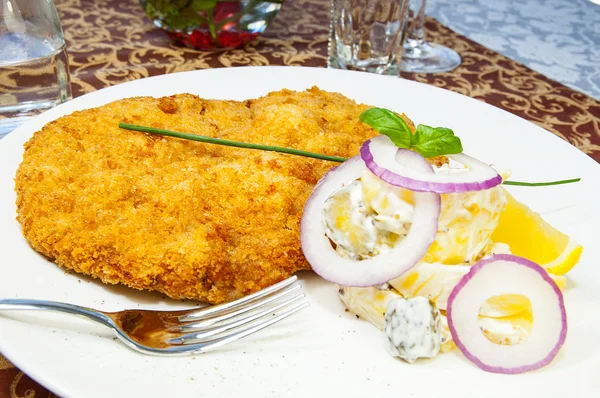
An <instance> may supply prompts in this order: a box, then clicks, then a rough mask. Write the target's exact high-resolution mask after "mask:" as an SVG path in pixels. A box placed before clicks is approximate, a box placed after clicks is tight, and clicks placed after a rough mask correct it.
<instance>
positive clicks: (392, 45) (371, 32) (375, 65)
mask: <svg viewBox="0 0 600 398" xmlns="http://www.w3.org/2000/svg"><path fill="white" fill-rule="evenodd" d="M408 4H409V0H332V7H331V27H330V36H329V59H328V66H329V67H331V68H339V69H350V70H361V71H365V72H374V73H379V74H382V73H386V71H387V70H388V69H389V67H390V66H391V65H392V63H394V62H397V61H399V57H401V55H402V42H403V41H404V34H405V32H406V20H407V15H408Z"/></svg>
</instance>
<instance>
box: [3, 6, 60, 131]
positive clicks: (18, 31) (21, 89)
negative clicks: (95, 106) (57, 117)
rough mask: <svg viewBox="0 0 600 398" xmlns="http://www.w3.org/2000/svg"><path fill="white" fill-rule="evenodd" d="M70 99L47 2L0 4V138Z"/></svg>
mask: <svg viewBox="0 0 600 398" xmlns="http://www.w3.org/2000/svg"><path fill="white" fill-rule="evenodd" d="M69 99H71V84H70V82H69V65H68V61H67V51H66V47H65V40H64V37H63V33H62V30H61V27H60V21H59V19H58V13H57V12H56V8H55V7H54V2H53V1H52V0H0V137H2V136H3V135H4V134H7V133H9V132H10V131H12V130H14V129H15V128H17V127H18V126H19V125H21V124H22V123H24V122H25V121H27V120H28V119H29V118H31V117H33V116H35V115H37V114H39V113H41V112H42V111H44V110H46V109H49V108H52V107H54V106H56V105H58V104H60V103H62V102H65V101H67V100H69Z"/></svg>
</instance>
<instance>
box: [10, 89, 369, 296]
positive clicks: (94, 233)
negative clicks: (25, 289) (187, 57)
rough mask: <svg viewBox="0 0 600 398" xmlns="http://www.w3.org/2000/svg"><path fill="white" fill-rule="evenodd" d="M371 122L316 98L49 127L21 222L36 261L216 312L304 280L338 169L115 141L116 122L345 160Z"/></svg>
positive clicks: (134, 105) (138, 138) (111, 107)
mask: <svg viewBox="0 0 600 398" xmlns="http://www.w3.org/2000/svg"><path fill="white" fill-rule="evenodd" d="M367 108H369V107H368V106H366V105H359V104H356V103H355V102H354V101H352V100H350V99H348V98H346V97H344V96H342V95H341V94H337V93H328V92H325V91H321V90H319V89H318V88H312V89H309V90H307V91H305V92H293V91H289V90H282V91H279V92H273V93H270V94H268V95H267V96H265V97H262V98H259V99H254V100H247V101H244V102H237V101H221V100H205V99H202V98H199V97H197V96H194V95H190V94H180V95H174V96H171V97H164V98H150V97H137V98H128V99H123V100H119V101H115V102H113V103H110V104H107V105H104V106H101V107H99V108H95V109H88V110H84V111H79V112H74V113H73V114H71V115H68V116H64V117H61V118H60V119H58V120H55V121H53V122H51V123H48V124H47V125H46V126H44V128H43V129H42V130H41V131H38V132H36V133H35V135H34V136H33V137H32V138H31V139H30V140H29V142H27V143H26V144H25V153H24V156H23V162H22V163H21V165H20V167H19V169H18V171H17V175H16V180H15V190H16V192H17V213H18V216H17V220H18V221H19V223H20V224H21V226H22V231H23V235H24V236H25V238H26V239H27V240H28V242H29V244H30V245H31V246H32V247H33V248H34V249H35V250H36V251H38V252H40V253H42V254H43V255H45V256H47V257H49V258H50V259H52V260H53V261H55V262H56V263H57V264H58V265H60V266H62V267H65V268H69V269H72V270H74V271H77V272H80V273H83V274H88V275H91V276H93V277H95V278H98V279H100V280H101V281H102V282H105V283H112V284H116V283H122V284H124V285H127V286H130V287H133V288H136V289H146V290H156V291H159V292H162V293H164V294H166V295H168V296H169V297H172V298H176V299H179V298H188V299H197V300H201V301H206V302H209V303H221V302H224V301H229V300H232V299H236V298H239V297H241V296H243V295H246V294H249V293H252V292H254V291H257V290H259V289H262V288H264V287H266V286H268V285H271V284H273V283H275V282H278V281H280V280H282V279H284V278H286V277H288V276H290V275H291V274H293V273H294V272H296V271H298V270H305V269H309V265H308V263H307V262H306V261H305V259H304V257H303V255H302V251H301V249H300V233H299V223H300V217H301V215H302V210H303V207H304V203H305V201H306V199H307V198H308V196H309V194H310V193H311V191H312V189H313V186H314V184H315V183H316V182H317V181H318V180H319V178H320V177H321V176H323V174H324V173H325V172H326V171H327V170H329V169H330V168H331V167H332V166H334V165H335V164H333V163H331V162H327V161H322V160H316V159H309V158H304V157H299V156H294V155H284V154H278V153H273V152H264V151H257V150H249V149H239V148H230V147H224V146H219V145H212V144H204V143H199V142H193V141H187V140H182V139H177V138H170V137H159V136H154V135H148V134H144V133H139V132H133V131H129V130H123V129H120V128H119V127H118V123H119V122H125V123H133V124H140V125H145V126H152V127H157V128H163V129H170V130H175V131H181V132H187V133H192V134H200V135H206V136H211V137H220V138H226V139H230V140H237V141H244V142H251V143H259V144H269V145H277V146H285V147H291V148H297V149H303V150H307V151H311V152H318V153H325V154H330V155H337V156H343V157H351V156H354V155H356V154H358V151H359V147H360V145H361V143H362V142H363V141H365V140H366V139H368V138H370V137H372V136H374V135H375V134H376V132H375V131H374V130H372V129H371V128H370V127H369V126H367V125H365V124H362V123H361V122H360V121H359V115H360V113H361V112H363V111H364V110H366V109H367Z"/></svg>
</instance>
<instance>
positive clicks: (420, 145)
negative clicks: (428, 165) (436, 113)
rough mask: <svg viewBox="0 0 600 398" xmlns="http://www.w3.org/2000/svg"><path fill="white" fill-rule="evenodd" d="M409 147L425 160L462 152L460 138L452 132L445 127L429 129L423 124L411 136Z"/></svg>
mask: <svg viewBox="0 0 600 398" xmlns="http://www.w3.org/2000/svg"><path fill="white" fill-rule="evenodd" d="M411 147H413V148H414V149H415V150H416V151H417V152H419V153H420V154H421V155H423V156H425V157H426V158H433V157H435V156H442V155H452V154H455V153H461V152H462V151H463V147H462V143H461V142H460V138H458V137H457V136H455V135H454V131H452V130H450V129H448V128H445V127H430V126H426V125H424V124H419V125H418V126H417V131H416V132H415V134H414V135H413V136H412V140H411Z"/></svg>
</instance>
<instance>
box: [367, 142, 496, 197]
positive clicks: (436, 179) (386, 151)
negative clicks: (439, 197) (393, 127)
mask: <svg viewBox="0 0 600 398" xmlns="http://www.w3.org/2000/svg"><path fill="white" fill-rule="evenodd" d="M404 152H412V151H409V150H407V149H399V148H398V147H397V146H396V145H394V143H393V142H392V140H390V139H389V138H388V137H387V136H385V135H379V136H377V137H375V138H372V139H370V140H368V141H366V142H365V143H364V144H363V145H362V147H361V148H360V156H361V157H362V159H363V160H364V161H365V164H366V165H367V167H368V169H369V170H371V172H372V173H373V174H375V175H376V176H377V177H379V178H381V179H382V180H383V181H385V182H387V183H389V184H392V185H396V186H399V187H403V188H406V189H410V190H411V191H419V192H436V193H453V192H467V191H481V190H484V189H490V188H493V187H495V186H496V185H498V184H501V183H502V177H501V176H500V175H499V174H498V173H497V172H496V170H494V169H493V168H492V167H491V166H490V165H487V164H485V163H483V162H481V161H479V160H477V159H475V158H472V157H470V156H468V155H465V154H464V153H459V154H456V155H448V157H449V158H450V159H452V160H455V161H456V162H458V163H460V164H462V165H464V166H466V167H467V168H468V169H466V170H465V171H462V170H461V172H460V173H433V174H431V173H423V172H421V171H419V170H416V169H414V168H412V167H410V166H408V165H406V164H405V163H404V162H403V161H402V154H403V153H404ZM419 156H420V155H419Z"/></svg>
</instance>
